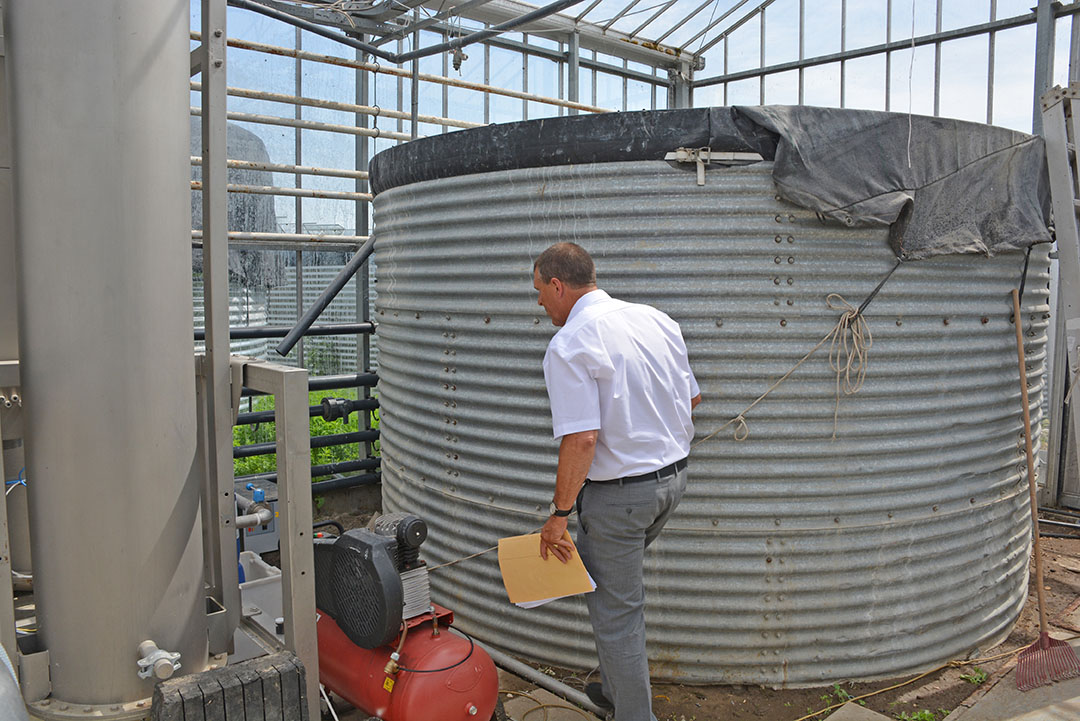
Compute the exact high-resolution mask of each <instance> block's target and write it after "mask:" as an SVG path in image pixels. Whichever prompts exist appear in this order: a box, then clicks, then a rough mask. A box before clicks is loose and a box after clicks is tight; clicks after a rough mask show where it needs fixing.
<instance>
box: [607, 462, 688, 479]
mask: <svg viewBox="0 0 1080 721" xmlns="http://www.w3.org/2000/svg"><path fill="white" fill-rule="evenodd" d="M684 468H686V459H685V458H683V459H680V460H678V461H675V462H674V463H672V464H671V465H667V466H664V467H663V468H661V469H659V470H656V471H649V472H648V473H642V474H641V475H638V476H623V477H622V478H612V479H610V480H607V481H594V480H592V479H589V480H588V482H589V483H640V482H642V481H659V480H661V479H662V478H666V477H668V476H674V475H675V474H676V473H678V472H679V471H681V470H682V469H684Z"/></svg>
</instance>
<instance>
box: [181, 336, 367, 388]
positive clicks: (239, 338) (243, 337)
mask: <svg viewBox="0 0 1080 721" xmlns="http://www.w3.org/2000/svg"><path fill="white" fill-rule="evenodd" d="M290 330H292V329H291V328H289V327H288V326H283V325H259V326H241V327H238V328H229V339H230V340H241V339H243V340H247V339H252V338H284V337H285V336H286V335H288V333H289V331H290ZM374 332H375V324H374V323H372V322H371V321H367V322H363V323H327V324H323V325H313V326H311V327H310V328H308V330H307V333H305V334H304V335H308V336H322V335H359V334H369V333H374ZM205 337H206V329H205V328H196V329H195V340H197V341H200V340H204V339H205ZM332 387H333V386H332Z"/></svg>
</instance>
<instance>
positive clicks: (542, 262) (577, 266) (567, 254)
mask: <svg viewBox="0 0 1080 721" xmlns="http://www.w3.org/2000/svg"><path fill="white" fill-rule="evenodd" d="M533 270H534V271H539V272H540V279H541V280H543V281H544V282H545V283H550V282H551V279H552V278H558V279H559V280H561V281H562V282H563V283H565V284H566V285H568V286H570V287H571V288H583V287H585V286H589V285H596V266H595V265H593V259H592V257H590V256H589V253H588V252H587V251H586V250H585V249H584V248H582V247H581V246H580V245H578V244H577V243H556V244H555V245H552V246H551V247H550V248H548V249H547V250H545V251H544V252H543V253H541V254H540V256H539V257H538V258H537V259H536V262H535V263H533Z"/></svg>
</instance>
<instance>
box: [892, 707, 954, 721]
mask: <svg viewBox="0 0 1080 721" xmlns="http://www.w3.org/2000/svg"><path fill="white" fill-rule="evenodd" d="M948 715H949V712H948V711H946V710H945V709H943V708H939V709H938V710H937V711H936V712H934V711H931V710H930V709H925V708H924V709H920V710H919V711H916V712H915V713H912V714H909V713H908V712H907V711H901V712H900V713H899V714H898V715H896V716H894V717H893V718H895V719H897V721H939V719H943V718H945V717H946V716H948Z"/></svg>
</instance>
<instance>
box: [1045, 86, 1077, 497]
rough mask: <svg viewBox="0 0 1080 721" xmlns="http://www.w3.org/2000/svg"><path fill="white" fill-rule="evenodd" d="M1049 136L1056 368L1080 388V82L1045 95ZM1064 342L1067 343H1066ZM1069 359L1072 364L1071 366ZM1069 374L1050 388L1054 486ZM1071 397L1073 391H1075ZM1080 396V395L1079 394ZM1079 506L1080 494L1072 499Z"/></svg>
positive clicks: (1050, 469) (1049, 470)
mask: <svg viewBox="0 0 1080 721" xmlns="http://www.w3.org/2000/svg"><path fill="white" fill-rule="evenodd" d="M1040 103H1041V107H1042V121H1043V137H1044V139H1045V140H1046V161H1047V167H1048V169H1049V175H1050V192H1051V198H1052V204H1053V210H1054V227H1055V234H1056V236H1057V252H1058V271H1059V272H1058V279H1059V280H1058V294H1057V295H1058V298H1057V300H1058V308H1057V320H1056V321H1055V330H1056V338H1057V339H1058V342H1057V343H1056V347H1055V353H1054V358H1053V359H1052V363H1053V366H1052V367H1053V368H1054V369H1062V368H1066V367H1067V368H1068V378H1069V380H1070V389H1075V387H1076V384H1077V378H1078V376H1077V373H1078V371H1080V231H1078V223H1077V211H1078V209H1080V184H1078V171H1080V168H1078V165H1077V153H1076V139H1077V138H1080V83H1071V84H1070V85H1069V87H1068V88H1062V87H1054V88H1052V89H1051V90H1050V91H1048V92H1047V93H1046V94H1045V95H1043V96H1042V98H1040ZM1062 341H1064V343H1062ZM1066 359H1067V361H1068V364H1067V366H1066ZM1064 376H1065V374H1064V373H1060V372H1058V373H1054V374H1053V377H1052V379H1051V383H1052V385H1051V389H1050V403H1051V410H1052V412H1051V413H1050V447H1049V449H1048V451H1049V452H1048V459H1047V460H1048V468H1047V475H1046V476H1045V477H1046V479H1047V480H1048V481H1049V482H1048V483H1047V484H1046V485H1047V488H1049V487H1050V485H1051V483H1052V482H1053V481H1054V480H1056V479H1057V478H1058V477H1059V476H1060V475H1061V472H1062V470H1063V469H1062V468H1061V467H1060V465H1061V464H1060V462H1059V459H1060V458H1061V452H1060V451H1061V441H1062V439H1063V438H1064V437H1065V436H1064V434H1063V433H1062V415H1063V414H1062V413H1060V412H1053V411H1054V409H1061V408H1062V407H1063V404H1064V402H1065V397H1064V394H1065V391H1064V387H1065V378H1064ZM1070 395H1071V390H1070ZM1078 398H1080V395H1078ZM1068 415H1069V418H1070V420H1071V426H1072V437H1073V438H1080V402H1078V403H1077V404H1076V405H1074V406H1072V407H1071V412H1070V413H1069V414H1068ZM1057 500H1058V499H1056V498H1044V499H1043V500H1042V502H1043V503H1048V502H1049V503H1055V502H1056V501H1057ZM1072 500H1073V501H1074V503H1070V504H1069V505H1076V504H1078V503H1080V498H1076V499H1072Z"/></svg>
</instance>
